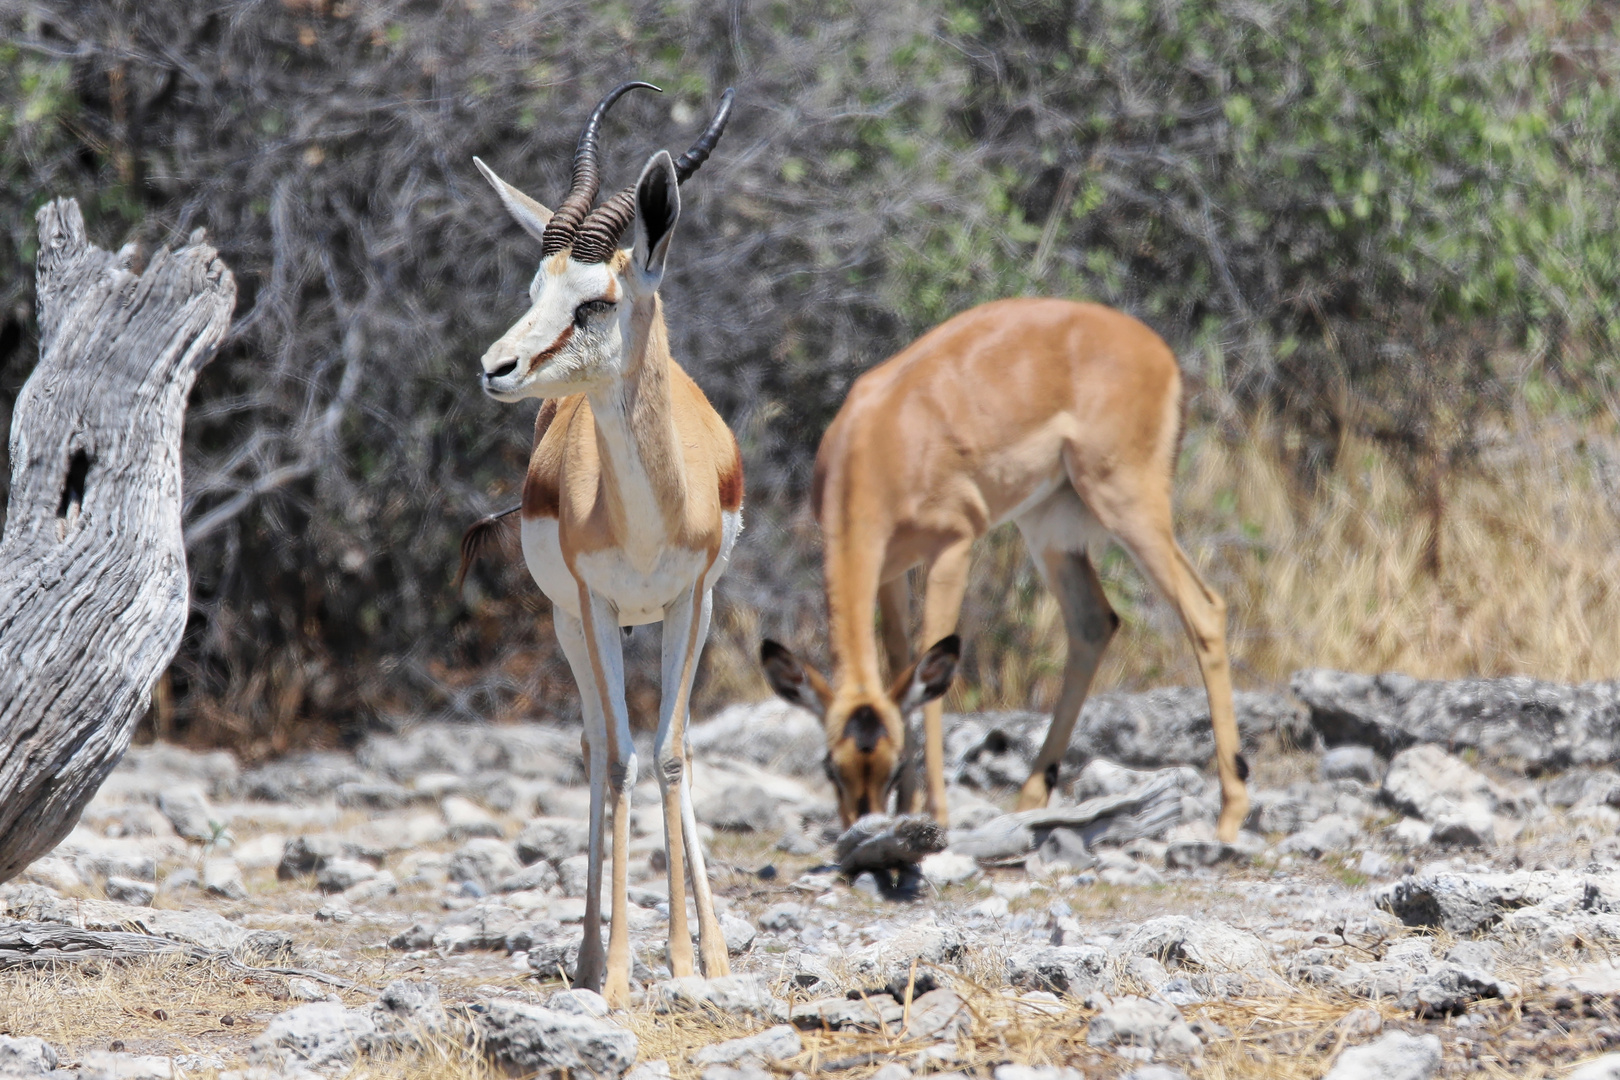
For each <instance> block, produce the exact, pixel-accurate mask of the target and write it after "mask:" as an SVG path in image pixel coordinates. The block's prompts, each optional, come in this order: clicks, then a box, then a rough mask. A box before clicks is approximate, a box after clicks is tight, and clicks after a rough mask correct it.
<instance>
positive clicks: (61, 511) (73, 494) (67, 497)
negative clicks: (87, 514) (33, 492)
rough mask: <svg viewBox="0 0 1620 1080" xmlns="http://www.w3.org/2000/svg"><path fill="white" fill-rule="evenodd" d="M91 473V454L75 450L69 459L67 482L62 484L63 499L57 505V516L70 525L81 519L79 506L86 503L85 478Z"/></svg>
mask: <svg viewBox="0 0 1620 1080" xmlns="http://www.w3.org/2000/svg"><path fill="white" fill-rule="evenodd" d="M89 475H90V455H89V454H87V453H85V452H84V451H83V450H75V451H73V457H72V458H70V459H69V460H68V474H67V482H66V483H64V484H63V485H62V501H61V502H60V503H58V504H57V506H56V516H57V517H58V518H60V519H61V520H62V521H63V522H65V523H66V524H68V525H72V524H73V523H74V522H75V521H77V520H79V508H80V507H82V506H83V505H84V480H85V477H87V476H89Z"/></svg>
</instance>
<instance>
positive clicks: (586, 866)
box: [557, 855, 591, 896]
mask: <svg viewBox="0 0 1620 1080" xmlns="http://www.w3.org/2000/svg"><path fill="white" fill-rule="evenodd" d="M590 868H591V860H590V856H588V855H571V856H569V857H568V858H566V859H563V860H562V861H561V862H559V863H558V864H557V885H558V887H559V888H561V889H562V894H563V895H564V896H584V895H585V893H586V890H587V889H588V888H589V886H590Z"/></svg>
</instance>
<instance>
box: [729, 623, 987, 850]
mask: <svg viewBox="0 0 1620 1080" xmlns="http://www.w3.org/2000/svg"><path fill="white" fill-rule="evenodd" d="M961 653H962V642H961V639H960V638H958V637H957V636H956V635H955V634H952V635H951V636H950V637H947V638H943V639H942V640H940V641H938V642H936V643H935V644H934V646H933V647H932V648H931V649H929V650H928V651H927V652H925V653H923V655H922V657H921V659H919V660H918V661H917V662H916V663H915V664H912V665H911V667H909V668H907V669H906V670H905V671H903V672H901V673H900V675H899V677H897V678H896V679H895V680H894V683H893V685H891V686H890V687H889V690H888V693H886V694H872V693H862V692H859V691H857V690H854V689H852V688H848V687H834V686H831V685H830V684H829V683H828V682H827V680H826V679H825V678H823V677H822V675H821V673H820V672H819V671H817V670H816V669H815V668H813V667H810V666H809V665H808V664H804V663H801V662H800V661H799V659H798V658H797V657H796V656H794V655H793V654H792V653H791V652H789V651H788V650H787V649H785V648H783V647H782V646H781V645H778V644H777V643H776V642H774V641H769V640H767V641H766V642H764V644H762V645H761V646H760V663H762V664H763V665H764V667H765V676H766V678H767V679H769V680H770V683H771V689H773V690H775V691H776V692H777V694H778V695H780V696H781V697H782V698H783V699H785V700H787V701H791V702H793V703H794V704H795V705H802V706H803V707H804V708H806V709H809V710H810V711H811V712H813V713H815V714H816V715H817V716H819V717H820V718H821V722H822V726H823V727H824V728H825V729H826V732H827V759H826V762H825V766H826V769H827V776H828V778H829V779H831V780H832V782H833V786H834V787H835V788H837V790H838V813H839V816H840V817H841V818H842V819H843V822H844V825H845V826H846V827H847V826H850V825H853V824H854V823H855V821H856V819H858V818H860V817H863V816H865V815H866V814H874V813H876V814H881V813H887V812H888V807H889V796H890V794H892V793H893V792H894V790H895V788H896V786H897V785H898V784H899V782H900V780H901V777H902V776H903V775H904V774H905V772H906V770H908V769H915V768H916V767H917V761H916V758H917V756H918V752H919V751H920V749H921V747H920V745H918V742H917V740H915V739H912V738H911V737H910V736H909V734H908V724H907V720H908V719H909V717H910V716H911V714H912V713H913V712H915V711H916V710H917V709H920V708H922V706H923V705H924V704H926V703H927V702H930V701H933V700H934V699H935V698H939V697H943V696H944V694H945V691H946V689H947V688H949V687H950V685H951V677H952V676H953V675H955V674H956V663H957V661H958V660H959V659H960V658H961ZM911 809H912V808H911V807H909V806H901V807H898V808H897V812H898V813H902V814H904V813H909V812H910V811H911Z"/></svg>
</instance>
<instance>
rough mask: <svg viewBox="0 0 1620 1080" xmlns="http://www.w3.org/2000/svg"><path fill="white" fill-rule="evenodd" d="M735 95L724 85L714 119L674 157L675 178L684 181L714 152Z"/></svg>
mask: <svg viewBox="0 0 1620 1080" xmlns="http://www.w3.org/2000/svg"><path fill="white" fill-rule="evenodd" d="M736 97H737V91H736V89H734V88H733V87H730V86H728V87H726V92H725V93H724V94H721V95H720V107H719V108H718V109H716V110H715V113H714V119H713V120H710V121H709V126H708V127H706V128H704V129H703V134H702V135H699V136H698V141H697V142H695V143H693V144H692V149H690V150H688V151H687V152H686V153H684V154H682V155H681V156H680V157H678V158H676V159H675V179H676V180H677V181H679V182H680V183H682V184H684V183H686V178H687V177H689V176H691V175H692V174H693V173H695V172H697V171H698V168H699V167H700V166H702V164H703V163H704V162H705V161H708V160H709V155H710V154H712V153H714V147H715V144H716V143H718V142H719V141H720V133H721V132H723V131H725V130H726V122H727V121H728V120H730V119H731V103H732V101H733V100H734V99H735V98H736Z"/></svg>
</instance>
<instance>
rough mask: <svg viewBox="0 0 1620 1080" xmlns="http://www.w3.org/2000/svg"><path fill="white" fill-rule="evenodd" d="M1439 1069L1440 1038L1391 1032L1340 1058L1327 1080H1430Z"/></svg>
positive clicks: (1357, 1047)
mask: <svg viewBox="0 0 1620 1080" xmlns="http://www.w3.org/2000/svg"><path fill="white" fill-rule="evenodd" d="M1439 1069H1440V1038H1439V1036H1437V1035H1419V1036H1412V1035H1408V1034H1406V1032H1404V1031H1391V1032H1390V1033H1388V1034H1387V1035H1384V1036H1383V1037H1382V1038H1380V1039H1379V1040H1378V1041H1377V1042H1371V1043H1368V1044H1367V1045H1365V1046H1353V1047H1351V1048H1350V1049H1348V1050H1346V1051H1345V1052H1344V1053H1342V1054H1340V1055H1339V1060H1338V1061H1336V1062H1334V1064H1333V1070H1332V1071H1331V1072H1329V1073H1328V1074H1327V1077H1326V1080H1428V1078H1429V1077H1431V1076H1433V1075H1434V1074H1435V1073H1436V1072H1438V1071H1439Z"/></svg>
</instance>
